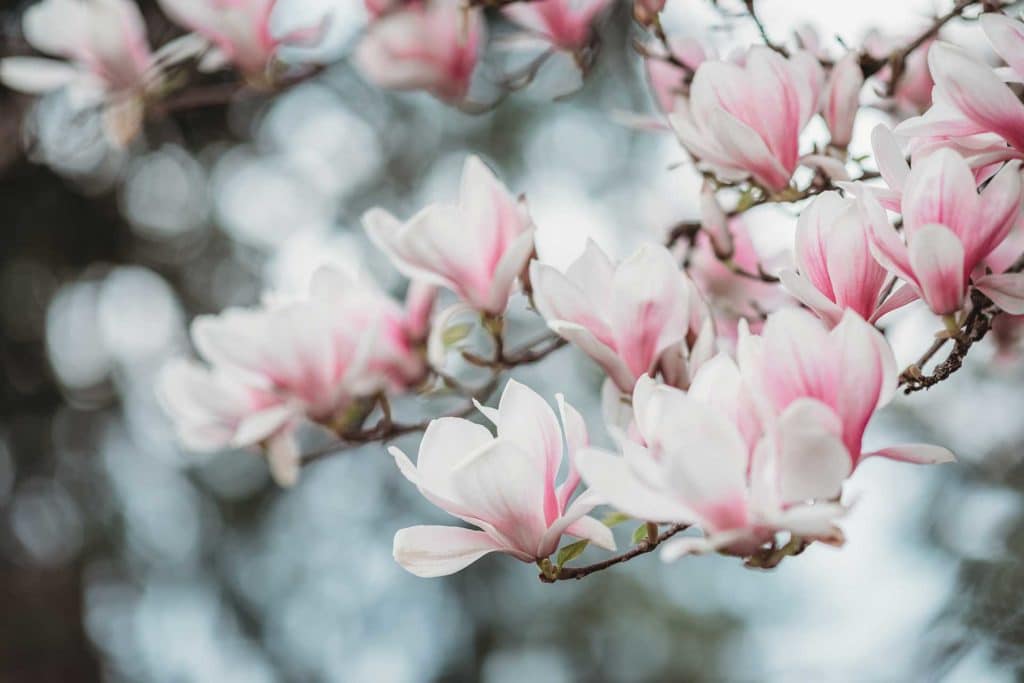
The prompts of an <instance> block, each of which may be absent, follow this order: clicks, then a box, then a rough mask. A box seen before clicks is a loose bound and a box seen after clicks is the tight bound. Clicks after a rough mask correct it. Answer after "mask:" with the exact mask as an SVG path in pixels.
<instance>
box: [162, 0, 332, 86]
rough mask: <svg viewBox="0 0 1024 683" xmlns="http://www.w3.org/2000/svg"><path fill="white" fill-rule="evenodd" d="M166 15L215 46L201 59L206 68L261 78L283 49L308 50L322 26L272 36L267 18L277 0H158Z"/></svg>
mask: <svg viewBox="0 0 1024 683" xmlns="http://www.w3.org/2000/svg"><path fill="white" fill-rule="evenodd" d="M158 1H159V3H160V6H161V7H162V8H163V10H164V12H166V13H167V16H168V17H170V18H171V19H172V20H173V21H175V22H177V23H178V24H181V25H182V26H184V27H185V28H187V29H189V30H190V31H195V33H197V34H198V35H199V36H201V37H202V38H204V39H205V40H207V41H209V43H211V44H212V45H213V46H214V49H213V51H212V52H210V53H207V55H205V56H204V58H203V60H202V66H203V67H204V68H206V69H210V70H213V69H216V68H220V67H222V66H223V65H225V64H227V63H232V64H234V65H236V66H237V67H238V68H239V69H240V70H242V71H243V72H245V73H246V74H247V75H249V76H250V77H253V78H263V77H264V76H265V75H266V73H267V69H268V67H269V66H270V64H271V63H272V61H273V59H274V57H275V56H276V55H277V51H278V49H279V48H280V47H282V46H288V45H295V46H304V47H308V46H310V45H314V44H316V43H317V42H318V41H319V40H320V38H321V37H322V36H323V31H324V26H325V25H324V24H323V23H318V24H315V25H312V26H303V27H300V28H297V29H294V30H292V31H289V32H287V33H285V34H283V35H280V36H275V35H273V33H272V32H271V30H270V16H271V14H272V13H273V11H274V8H275V6H276V5H277V0H158Z"/></svg>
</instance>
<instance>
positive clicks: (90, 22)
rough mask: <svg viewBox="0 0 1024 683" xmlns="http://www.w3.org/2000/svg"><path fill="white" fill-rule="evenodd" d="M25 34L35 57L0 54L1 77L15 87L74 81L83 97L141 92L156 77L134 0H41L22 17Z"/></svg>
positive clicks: (44, 87) (37, 89)
mask: <svg viewBox="0 0 1024 683" xmlns="http://www.w3.org/2000/svg"><path fill="white" fill-rule="evenodd" d="M22 30H23V32H24V34H25V39H26V40H27V41H28V42H29V44H31V45H32V46H33V47H35V48H36V49H37V50H39V51H41V52H45V53H47V54H51V55H55V56H58V57H63V58H64V59H66V60H67V61H58V60H53V59H43V58H39V57H8V58H7V59H4V60H0V80H2V81H3V83H4V84H5V85H7V86H8V87H10V88H14V89H15V90H20V91H22V92H28V93H33V94H36V93H43V92H48V91H50V90H55V89H57V88H61V87H64V86H74V87H75V89H76V90H77V93H76V94H77V95H79V96H81V97H84V98H86V99H93V98H98V97H99V96H102V94H104V93H127V92H131V93H137V92H141V91H142V90H143V89H144V88H145V87H146V85H147V84H149V82H150V81H151V80H152V79H153V78H155V77H156V75H157V72H156V71H155V67H156V62H155V58H154V56H153V53H152V52H151V51H150V49H149V44H148V43H147V41H146V25H145V24H144V23H143V20H142V15H141V14H140V13H139V8H138V6H137V5H136V4H135V3H134V2H132V0H42V2H39V3H37V4H35V5H33V6H31V7H29V8H28V9H27V10H25V15H24V17H23V18H22Z"/></svg>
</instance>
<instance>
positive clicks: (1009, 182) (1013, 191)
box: [859, 149, 1024, 315]
mask: <svg viewBox="0 0 1024 683" xmlns="http://www.w3.org/2000/svg"><path fill="white" fill-rule="evenodd" d="M1021 198H1022V194H1021V178H1020V164H1019V162H1011V163H1009V164H1007V165H1006V166H1004V168H1003V169H1002V170H1001V171H999V173H998V174H996V176H995V177H994V178H993V179H992V180H991V181H990V182H989V184H988V186H987V187H986V188H985V189H984V191H983V192H982V193H981V194H980V195H979V193H978V192H977V190H976V186H975V179H974V175H972V173H971V169H970V168H969V166H968V164H967V162H966V161H965V160H964V159H963V158H962V157H961V156H959V155H958V154H956V152H953V151H952V150H948V149H942V150H939V151H937V152H935V153H934V154H931V155H930V156H928V157H926V158H924V159H922V160H920V161H918V162H916V163H915V164H914V166H913V168H911V169H910V171H909V173H908V175H907V176H906V179H905V181H904V182H903V195H902V200H901V209H902V213H903V234H904V236H905V238H906V242H905V243H904V242H903V241H902V240H901V239H900V237H899V234H898V233H897V232H896V230H895V229H894V228H893V227H892V225H891V224H890V223H889V220H888V218H887V217H886V215H885V211H884V210H883V209H882V207H881V206H880V205H879V203H878V202H877V201H876V200H875V198H874V197H873V196H872V194H871V192H870V191H867V192H864V193H862V194H861V196H860V198H859V199H860V200H861V202H862V206H863V207H864V211H865V215H866V216H867V218H868V221H869V225H870V227H871V248H872V252H873V253H874V255H875V258H877V259H878V261H879V263H881V264H882V265H883V266H885V268H887V269H888V270H889V271H890V272H892V273H894V274H896V275H899V276H900V277H901V278H903V279H904V280H906V281H907V282H908V283H910V284H911V285H912V286H913V287H914V288H915V289H916V290H917V292H918V294H919V295H920V297H921V298H922V299H924V300H925V302H926V303H927V304H928V306H929V307H931V309H932V310H933V311H934V312H935V313H937V314H939V315H951V314H953V313H956V312H957V311H959V310H960V309H961V308H962V307H963V303H964V297H965V296H966V293H967V285H968V282H969V281H970V279H971V276H972V273H973V272H974V270H975V268H976V267H977V266H979V265H980V264H981V263H982V262H983V261H984V260H985V259H986V258H987V257H988V256H989V254H991V253H992V252H993V251H994V250H995V249H996V248H997V247H998V246H999V245H1000V243H1002V241H1003V240H1004V239H1005V238H1006V236H1007V235H1008V234H1009V233H1010V230H1011V228H1012V227H1013V225H1014V223H1015V221H1016V220H1017V217H1018V215H1019V214H1020V207H1021ZM1019 280H1020V277H1019V276H1017V275H1014V274H1009V275H989V276H983V277H979V278H978V279H976V280H975V282H974V284H975V286H976V287H978V288H979V289H981V290H982V291H983V292H985V294H987V295H989V296H991V297H992V299H993V300H994V301H995V302H996V303H997V304H999V305H1000V306H1002V307H1005V308H1006V310H1008V311H1009V312H1011V313H1017V312H1024V286H1021V284H1018V281H1019ZM1017 309H1020V310H1019V311H1018V310H1017Z"/></svg>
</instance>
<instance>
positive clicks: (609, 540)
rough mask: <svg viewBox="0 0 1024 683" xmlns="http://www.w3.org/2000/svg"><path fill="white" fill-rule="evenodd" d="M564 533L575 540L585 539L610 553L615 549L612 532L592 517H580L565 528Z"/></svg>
mask: <svg viewBox="0 0 1024 683" xmlns="http://www.w3.org/2000/svg"><path fill="white" fill-rule="evenodd" d="M565 533H567V534H569V535H570V536H575V537H576V538H585V539H586V540H588V541H590V542H591V543H593V544H594V545H596V546H597V547H598V548H604V549H605V550H608V551H610V552H614V551H615V549H616V545H615V535H614V534H612V530H611V529H609V528H608V527H607V526H605V525H604V523H602V522H601V520H599V519H595V518H594V517H590V516H583V517H580V518H579V519H578V520H576V521H575V522H573V523H572V524H570V525H569V526H568V527H567V528H566V530H565Z"/></svg>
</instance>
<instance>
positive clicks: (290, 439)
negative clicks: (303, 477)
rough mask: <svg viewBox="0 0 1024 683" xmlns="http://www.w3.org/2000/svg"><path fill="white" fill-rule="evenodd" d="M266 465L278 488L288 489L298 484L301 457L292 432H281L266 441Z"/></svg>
mask: <svg viewBox="0 0 1024 683" xmlns="http://www.w3.org/2000/svg"><path fill="white" fill-rule="evenodd" d="M267 464H268V465H269V466H270V476H271V477H273V479H274V482H275V483H276V484H277V485H278V486H282V487H284V488H289V487H291V486H295V484H296V483H298V481H299V470H300V469H302V456H301V455H300V453H299V444H298V441H297V440H296V438H295V434H294V433H293V432H292V431H290V430H282V431H279V432H278V433H276V434H274V435H273V436H271V437H270V438H269V439H267Z"/></svg>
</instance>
